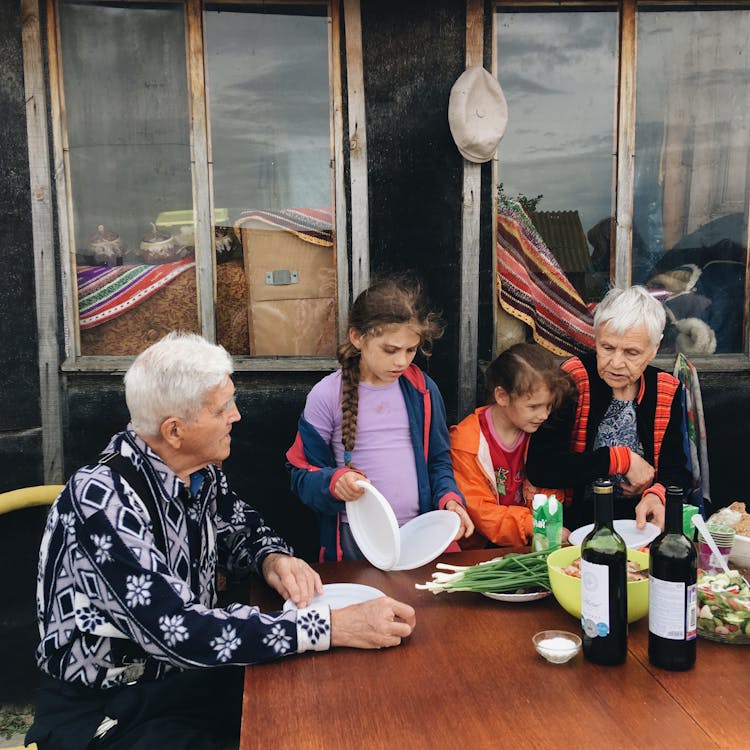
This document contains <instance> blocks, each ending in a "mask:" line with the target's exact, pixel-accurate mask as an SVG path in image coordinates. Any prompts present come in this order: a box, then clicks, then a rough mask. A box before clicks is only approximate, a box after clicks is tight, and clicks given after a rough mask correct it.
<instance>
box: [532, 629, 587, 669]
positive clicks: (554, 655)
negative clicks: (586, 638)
mask: <svg viewBox="0 0 750 750" xmlns="http://www.w3.org/2000/svg"><path fill="white" fill-rule="evenodd" d="M531 640H532V641H533V643H534V647H535V648H536V650H537V651H538V653H539V654H541V655H542V656H543V657H544V658H545V659H546V660H547V661H548V662H551V663H552V664H565V662H566V661H570V660H571V659H572V658H573V657H574V656H575V655H576V654H577V653H578V651H579V650H580V648H581V639H580V638H579V637H578V636H577V635H576V634H575V633H568V632H567V631H566V630H542V631H541V633H537V634H536V635H535V636H534V637H533V638H532V639H531Z"/></svg>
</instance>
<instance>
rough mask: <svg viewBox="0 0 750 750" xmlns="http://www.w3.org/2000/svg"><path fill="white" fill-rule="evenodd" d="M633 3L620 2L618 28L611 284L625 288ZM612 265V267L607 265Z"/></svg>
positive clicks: (631, 173) (631, 172) (631, 181)
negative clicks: (614, 194)
mask: <svg viewBox="0 0 750 750" xmlns="http://www.w3.org/2000/svg"><path fill="white" fill-rule="evenodd" d="M635 27H636V18H635V4H634V3H627V2H626V3H623V4H622V26H621V30H620V81H619V86H618V91H619V93H620V100H619V106H618V117H617V154H618V156H617V204H616V208H615V215H616V216H617V225H616V227H615V247H614V248H613V253H614V258H615V261H614V283H615V286H617V287H620V288H625V287H628V286H630V283H631V278H632V258H631V251H632V247H633V189H634V185H635V76H636V42H635V31H636V29H635ZM610 267H611V266H610Z"/></svg>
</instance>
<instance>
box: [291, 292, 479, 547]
mask: <svg viewBox="0 0 750 750" xmlns="http://www.w3.org/2000/svg"><path fill="white" fill-rule="evenodd" d="M443 330H444V325H443V323H442V322H441V321H440V319H439V316H438V315H437V314H436V313H434V312H431V311H430V310H428V308H427V306H426V304H425V302H424V299H423V297H422V294H421V290H420V287H419V284H417V283H415V282H414V281H413V280H411V279H408V278H387V279H384V280H381V281H378V282H376V283H374V284H372V285H371V286H370V287H369V288H368V289H366V290H365V291H364V292H362V293H361V294H360V295H359V296H358V297H357V299H356V300H355V302H354V305H353V306H352V309H351V312H350V315H349V334H348V337H347V339H346V341H344V342H343V343H342V344H341V345H340V346H339V349H338V360H339V362H340V363H341V368H340V369H339V370H336V372H334V373H332V374H330V375H328V376H327V377H325V378H323V380H321V381H320V382H319V383H317V384H316V385H315V386H314V387H313V389H312V390H311V391H310V393H309V395H308V397H307V402H306V404H305V409H304V412H303V414H302V416H301V417H300V420H299V425H298V432H297V437H296V440H295V442H294V445H292V447H291V448H290V449H289V451H288V452H287V454H286V455H287V460H288V463H287V467H288V468H289V469H290V471H291V475H292V489H293V490H294V491H295V493H296V494H297V495H298V497H299V498H300V499H301V500H302V502H304V503H305V504H306V505H310V506H311V507H312V508H313V509H314V510H315V511H316V513H317V514H318V517H319V521H320V542H321V549H320V559H321V560H341V559H357V558H361V557H362V553H361V552H360V550H359V548H358V547H357V544H356V542H355V540H354V538H353V536H352V533H351V531H350V529H349V524H348V523H347V518H346V503H347V502H350V501H352V500H357V499H358V498H359V497H361V496H362V494H363V493H364V490H363V489H362V487H360V486H358V485H357V484H356V482H357V481H358V480H361V479H366V480H368V481H370V482H371V483H372V484H373V485H374V486H375V487H376V488H377V489H378V490H380V492H381V493H382V494H383V495H384V496H385V497H386V498H387V499H388V501H389V503H390V504H391V506H392V508H393V511H394V513H395V515H396V519H397V520H398V524H399V526H402V525H403V524H405V523H406V522H407V521H410V520H411V519H412V518H415V517H416V516H418V515H420V514H422V513H426V512H427V511H430V510H436V509H445V510H451V511H453V512H455V513H457V514H458V515H459V517H460V519H461V526H460V528H459V531H458V533H457V535H456V538H457V539H458V538H460V537H463V536H470V535H471V533H472V532H473V530H474V526H473V524H472V522H471V519H470V518H469V516H468V514H467V512H466V509H465V507H464V505H465V504H464V499H463V496H462V495H461V493H460V492H459V491H458V488H457V487H456V483H455V480H454V478H453V469H452V467H451V460H450V445H449V439H448V427H447V424H446V419H445V407H444V405H443V399H442V397H441V395H440V392H439V391H438V389H437V386H436V385H435V383H434V382H433V381H432V380H431V379H430V378H429V377H428V376H427V375H426V374H425V373H424V372H422V370H421V369H420V368H419V367H417V365H415V364H413V362H412V360H413V359H414V356H415V355H416V353H417V350H420V351H421V352H422V353H423V354H425V356H429V354H430V351H431V346H432V342H433V340H435V339H437V338H439V337H440V336H441V335H442V334H443Z"/></svg>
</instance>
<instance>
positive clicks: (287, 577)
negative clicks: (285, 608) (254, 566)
mask: <svg viewBox="0 0 750 750" xmlns="http://www.w3.org/2000/svg"><path fill="white" fill-rule="evenodd" d="M263 577H264V578H265V579H266V582H267V583H268V585H269V586H271V587H272V588H274V589H276V591H278V592H279V594H281V596H283V597H284V599H291V600H292V601H293V602H294V604H295V606H297V607H309V606H310V602H312V598H313V596H315V594H322V593H323V583H322V582H321V580H320V576H319V575H318V574H317V573H316V572H315V571H314V570H313V569H312V568H311V567H310V566H309V565H308V564H307V563H306V562H305V561H304V560H300V559H299V558H298V557H292V556H291V555H282V554H281V553H280V552H272V553H271V554H270V555H268V557H266V559H265V560H263Z"/></svg>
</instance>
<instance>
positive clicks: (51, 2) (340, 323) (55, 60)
mask: <svg viewBox="0 0 750 750" xmlns="http://www.w3.org/2000/svg"><path fill="white" fill-rule="evenodd" d="M45 1H46V18H47V47H48V48H47V58H48V65H49V85H50V103H51V123H52V158H53V161H54V171H53V174H54V185H55V190H56V195H57V211H56V215H57V220H58V233H59V242H60V268H61V283H62V316H63V330H64V333H65V359H64V361H63V362H62V363H61V365H60V369H61V370H63V371H65V372H124V371H125V370H126V369H127V368H128V367H129V365H130V363H131V362H132V361H133V359H134V357H133V356H91V355H84V354H81V345H80V329H79V327H78V300H77V286H76V284H75V277H76V275H75V238H74V231H73V220H72V205H71V201H70V196H71V195H72V193H71V184H70V169H69V162H68V143H67V130H66V124H65V123H66V118H65V102H64V97H63V82H62V70H61V66H60V49H61V46H60V44H61V40H60V25H59V22H58V20H59V19H58V2H59V0H39V2H40V4H41V3H42V2H45ZM129 1H130V0H124V2H129ZM153 1H154V2H155V3H156V2H160V3H161V4H163V3H164V1H165V0H153ZM166 1H167V2H173V3H174V4H180V5H182V6H183V8H184V12H185V46H186V50H185V51H186V66H187V80H188V110H189V111H188V112H187V113H186V116H188V117H189V121H190V140H191V143H190V147H191V155H192V158H191V174H192V192H193V210H194V215H195V236H196V245H195V248H196V253H195V258H196V284H197V292H198V293H197V297H198V299H197V304H198V316H199V326H200V332H201V334H202V335H203V336H205V337H206V338H207V339H208V340H210V341H215V340H216V322H215V300H216V276H215V270H216V264H215V260H214V258H215V248H214V236H213V222H212V220H211V217H212V216H213V209H214V206H213V190H212V188H213V175H212V169H211V166H212V162H211V153H210V149H211V143H210V122H209V117H208V97H207V93H206V86H205V62H204V49H203V44H204V30H203V22H204V12H205V11H204V5H205V4H207V0H166ZM220 1H221V3H222V4H225V5H231V4H237V5H242V4H249V3H251V2H252V0H220ZM24 2H26V4H28V5H31V6H33V5H34V4H35V1H34V0H24ZM133 2H134V4H135V3H137V4H140V5H143V4H144V2H145V3H148V2H149V0H133ZM305 4H309V5H326V6H327V10H328V56H329V60H328V69H329V96H330V108H329V122H330V134H331V161H332V166H333V168H332V170H331V183H332V186H331V187H332V189H331V194H332V198H333V203H334V215H335V226H334V238H335V239H334V252H335V257H336V261H335V266H336V275H337V281H336V283H337V307H338V320H337V332H338V334H339V336H341V335H343V333H344V332H345V327H346V314H347V311H348V307H349V302H350V294H349V286H350V284H349V276H350V274H349V256H350V253H349V251H348V240H347V238H348V230H349V226H348V220H347V213H348V212H347V201H346V192H345V179H344V162H345V159H346V157H347V156H349V153H348V151H347V153H345V150H344V140H343V131H344V122H343V116H344V109H343V96H342V84H341V81H342V75H341V73H342V71H341V44H342V39H341V28H342V25H341V20H342V18H341V15H342V14H341V10H340V5H339V2H338V0H274V5H305ZM344 16H345V19H346V22H347V36H346V59H347V61H348V63H347V68H348V69H349V70H348V73H349V75H348V77H347V79H348V91H349V113H350V114H349V130H350V144H348V145H349V146H351V143H352V140H353V139H352V138H351V131H352V127H354V132H355V134H356V139H358V143H359V144H360V145H359V147H358V148H357V150H356V157H355V155H354V149H353V148H351V152H352V155H351V157H350V160H351V170H350V174H351V182H352V185H353V184H354V182H355V180H356V181H357V182H358V189H357V191H355V190H354V188H352V203H354V200H355V198H357V200H358V203H357V210H356V211H355V210H354V208H355V206H354V205H352V225H353V227H356V226H360V227H361V226H362V225H364V226H365V227H366V226H367V177H366V149H365V147H364V144H365V140H364V131H365V128H364V90H363V89H364V87H363V76H362V45H361V27H360V21H359V18H360V7H359V0H355V2H345V3H344ZM37 21H38V19H37ZM355 21H356V26H355ZM350 24H351V26H352V28H351V29H350ZM352 92H353V93H354V99H352ZM360 109H361V113H362V114H361V118H360V119H355V120H354V124H353V123H352V118H353V115H354V116H355V117H356V116H357V115H358V114H359V110H360ZM30 145H31V144H30ZM363 158H364V162H363V161H362V159H363ZM355 159H356V161H357V163H356V164H355ZM362 186H364V201H363V200H362V197H361V195H362ZM363 215H364V221H363V220H362V216H363ZM355 222H356V223H355ZM360 235H361V232H360V233H358V234H356V233H354V232H353V238H352V254H351V255H352V265H353V268H354V271H355V272H354V277H355V278H354V281H355V282H356V283H355V285H354V286H355V289H354V291H355V294H356V293H357V291H358V290H359V288H364V287H365V286H367V283H368V281H369V277H368V274H366V273H365V274H363V273H362V272H361V271H360V273H359V275H357V273H356V269H368V268H369V249H368V241H367V236H366V234H365V235H364V238H362V237H361V236H360ZM363 240H364V241H363ZM233 361H234V364H235V370H236V371H284V372H288V371H316V370H331V369H333V368H335V366H336V359H335V357H333V356H326V357H314V356H304V357H303V356H252V355H233Z"/></svg>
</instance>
